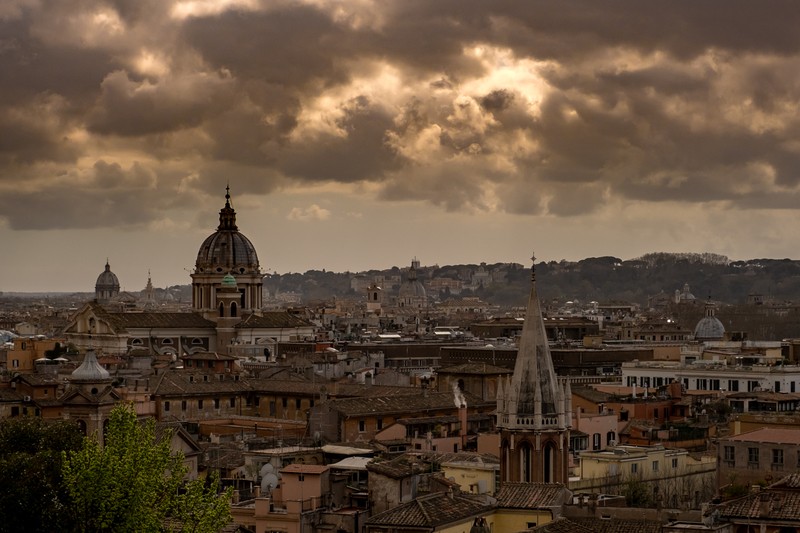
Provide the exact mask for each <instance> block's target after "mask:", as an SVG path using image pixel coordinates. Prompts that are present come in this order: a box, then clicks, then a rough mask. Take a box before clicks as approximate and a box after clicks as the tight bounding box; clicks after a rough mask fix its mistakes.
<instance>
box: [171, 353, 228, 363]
mask: <svg viewBox="0 0 800 533" xmlns="http://www.w3.org/2000/svg"><path fill="white" fill-rule="evenodd" d="M181 359H183V360H187V359H191V360H196V359H200V360H202V361H237V360H238V359H239V358H238V357H236V356H234V355H225V354H219V353H216V352H198V353H193V354H189V355H183V356H181Z"/></svg>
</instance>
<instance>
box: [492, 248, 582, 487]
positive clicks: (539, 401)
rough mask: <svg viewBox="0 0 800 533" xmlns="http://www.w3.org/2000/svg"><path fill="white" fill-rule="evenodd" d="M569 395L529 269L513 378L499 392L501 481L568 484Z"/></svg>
mask: <svg viewBox="0 0 800 533" xmlns="http://www.w3.org/2000/svg"><path fill="white" fill-rule="evenodd" d="M532 260H534V261H535V257H534V258H532ZM569 395H571V391H570V390H569V383H568V382H567V381H566V380H565V381H563V382H561V381H559V380H558V379H557V378H556V373H555V370H554V368H553V360H552V358H551V356H550V348H549V346H548V341H547V335H546V333H545V328H544V320H543V319H542V310H541V306H540V304H539V296H538V294H537V291H536V270H535V266H534V267H533V268H531V291H530V295H529V298H528V308H527V314H526V316H525V323H524V325H523V327H522V336H521V337H520V341H519V349H518V351H517V360H516V364H515V366H514V374H513V376H512V378H511V380H510V381H507V382H506V383H505V384H504V386H502V387H500V388H498V398H497V427H498V428H499V429H500V431H501V455H502V456H503V457H502V462H501V472H502V480H503V481H514V482H547V483H552V482H561V483H566V482H567V465H568V462H569V456H568V453H569V427H570V425H571V418H572V413H571V411H572V407H571V398H570V397H569Z"/></svg>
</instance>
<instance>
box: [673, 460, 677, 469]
mask: <svg viewBox="0 0 800 533" xmlns="http://www.w3.org/2000/svg"><path fill="white" fill-rule="evenodd" d="M672 468H678V460H677V459H673V460H672Z"/></svg>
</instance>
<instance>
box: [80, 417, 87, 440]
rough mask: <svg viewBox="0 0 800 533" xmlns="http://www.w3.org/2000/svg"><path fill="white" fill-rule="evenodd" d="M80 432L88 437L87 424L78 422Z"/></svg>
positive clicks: (81, 421)
mask: <svg viewBox="0 0 800 533" xmlns="http://www.w3.org/2000/svg"><path fill="white" fill-rule="evenodd" d="M78 431H80V432H81V434H82V435H83V436H84V437H85V436H86V422H84V421H83V420H78Z"/></svg>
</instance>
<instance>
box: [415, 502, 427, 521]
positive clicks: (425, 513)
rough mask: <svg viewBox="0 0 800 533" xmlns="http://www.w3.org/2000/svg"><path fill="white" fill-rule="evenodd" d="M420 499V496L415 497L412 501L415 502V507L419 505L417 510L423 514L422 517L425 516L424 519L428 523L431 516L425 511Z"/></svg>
mask: <svg viewBox="0 0 800 533" xmlns="http://www.w3.org/2000/svg"><path fill="white" fill-rule="evenodd" d="M422 501H423V500H422V499H420V498H415V499H414V503H416V504H417V507H419V511H420V512H421V513H422V516H424V517H425V520H426V521H427V522H428V523H430V522H431V516H430V515H429V514H428V512H427V511H425V507H424V506H423V505H422Z"/></svg>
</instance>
